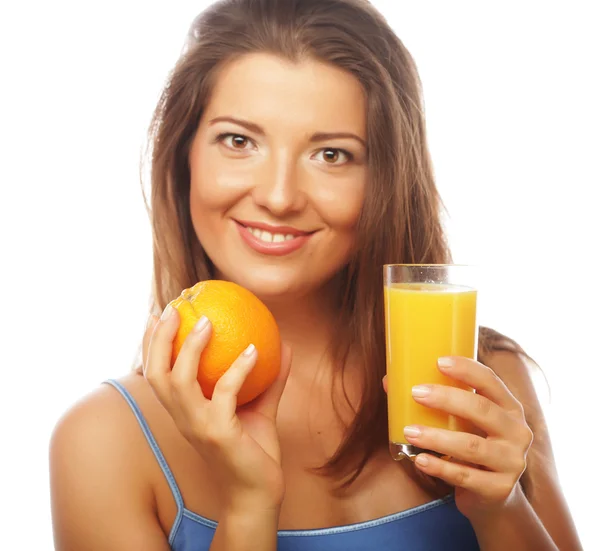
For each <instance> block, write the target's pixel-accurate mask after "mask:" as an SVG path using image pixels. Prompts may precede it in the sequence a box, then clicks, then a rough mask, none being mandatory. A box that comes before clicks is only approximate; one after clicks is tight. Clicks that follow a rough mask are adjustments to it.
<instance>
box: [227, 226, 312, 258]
mask: <svg viewBox="0 0 600 551" xmlns="http://www.w3.org/2000/svg"><path fill="white" fill-rule="evenodd" d="M234 222H235V225H236V226H237V228H238V231H239V233H240V235H241V237H242V239H243V240H244V242H245V243H246V244H247V245H249V246H250V248H252V249H253V250H255V251H256V252H259V253H261V254H267V255H274V256H283V255H287V254H290V253H292V252H294V251H297V250H298V249H300V248H301V247H302V246H303V245H305V244H306V242H307V241H308V240H309V239H310V237H311V236H312V235H313V234H315V233H316V231H317V230H315V231H303V230H299V229H297V228H292V227H290V226H272V225H270V224H264V223H262V222H250V221H245V220H234Z"/></svg>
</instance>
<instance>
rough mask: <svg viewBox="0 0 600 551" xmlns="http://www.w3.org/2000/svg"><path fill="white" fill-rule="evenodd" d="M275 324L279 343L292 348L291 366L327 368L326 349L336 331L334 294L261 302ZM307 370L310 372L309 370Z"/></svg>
mask: <svg viewBox="0 0 600 551" xmlns="http://www.w3.org/2000/svg"><path fill="white" fill-rule="evenodd" d="M265 304H266V305H267V307H268V308H269V310H271V312H272V314H273V316H275V319H276V320H277V325H278V326H279V331H280V334H281V339H282V341H284V342H285V343H287V344H288V345H289V346H291V348H292V353H293V358H294V363H302V364H303V368H302V369H303V371H305V370H306V369H307V368H308V367H309V366H310V365H314V367H315V368H317V364H322V361H323V360H326V364H327V365H330V363H331V362H330V361H328V360H329V359H330V358H329V356H328V354H327V352H328V347H329V345H330V344H331V342H332V338H333V336H334V334H335V331H336V322H337V308H336V304H335V294H334V293H332V292H331V291H330V290H329V289H327V288H323V289H322V290H321V291H320V292H317V293H313V294H311V295H305V296H302V297H294V298H291V297H290V298H286V299H283V298H274V297H271V298H269V299H266V300H265ZM309 370H310V369H309Z"/></svg>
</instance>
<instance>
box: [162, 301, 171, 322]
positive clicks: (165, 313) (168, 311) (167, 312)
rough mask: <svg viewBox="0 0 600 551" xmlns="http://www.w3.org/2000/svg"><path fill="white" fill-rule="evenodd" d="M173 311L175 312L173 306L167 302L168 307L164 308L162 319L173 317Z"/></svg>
mask: <svg viewBox="0 0 600 551" xmlns="http://www.w3.org/2000/svg"><path fill="white" fill-rule="evenodd" d="M172 313H173V307H172V306H171V305H170V304H167V307H166V308H165V309H164V311H163V313H162V315H161V316H160V319H161V320H162V321H165V320H168V319H169V318H170V317H171V314H172Z"/></svg>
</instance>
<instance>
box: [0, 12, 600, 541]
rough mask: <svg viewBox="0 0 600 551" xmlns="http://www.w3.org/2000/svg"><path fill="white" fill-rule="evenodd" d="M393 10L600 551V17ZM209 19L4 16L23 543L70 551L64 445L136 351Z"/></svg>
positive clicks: (5, 371)
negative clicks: (147, 201)
mask: <svg viewBox="0 0 600 551" xmlns="http://www.w3.org/2000/svg"><path fill="white" fill-rule="evenodd" d="M374 4H375V5H376V6H378V7H379V8H380V9H381V10H382V11H383V13H384V14H385V15H386V16H387V17H388V19H389V21H390V23H391V24H392V26H393V27H394V28H395V29H396V31H397V32H398V33H399V35H400V37H401V38H402V40H403V41H404V43H405V44H406V46H407V47H408V48H409V50H410V51H411V53H412V54H413V56H414V57H415V59H416V61H417V65H418V67H419V70H420V74H421V77H422V80H423V84H424V89H425V99H426V112H427V120H428V130H429V139H430V147H431V151H432V155H433V159H434V164H435V170H436V175H437V180H438V183H439V187H440V190H441V192H442V195H443V198H444V200H445V202H446V205H447V207H448V210H449V212H450V219H449V221H448V227H449V231H450V234H451V239H452V245H453V249H454V254H455V261H456V262H466V263H476V264H479V265H480V266H481V267H482V268H483V269H484V274H485V277H484V278H483V280H482V296H481V323H483V324H485V325H489V326H492V327H494V328H496V329H498V330H500V331H502V332H504V333H506V334H508V335H510V336H512V337H514V338H516V339H517V340H518V341H519V342H520V343H521V344H522V345H523V346H524V347H525V349H526V350H527V351H528V352H529V353H530V354H531V355H532V356H533V357H534V358H535V359H536V360H537V361H538V363H539V364H540V365H541V366H542V368H543V370H544V372H545V374H546V376H547V378H548V381H549V384H550V388H551V391H552V396H551V401H550V402H549V404H548V405H547V407H546V409H547V415H548V418H549V422H550V426H551V431H552V435H553V442H554V446H555V449H556V457H557V461H558V466H559V470H560V476H561V482H562V485H563V489H564V492H565V494H566V496H567V499H568V502H569V504H570V507H571V509H572V512H573V515H574V517H575V521H576V524H577V526H578V528H579V531H580V534H581V538H582V540H583V542H584V545H585V548H586V549H590V550H591V549H598V548H600V537H599V536H598V532H597V530H596V529H595V525H594V523H597V518H596V516H597V511H596V512H594V511H595V510H596V507H595V505H594V503H596V501H597V495H598V492H599V490H600V488H599V487H598V480H597V478H598V474H597V473H598V469H597V461H598V457H597V455H595V454H594V453H592V449H593V448H594V447H595V445H597V440H598V433H599V430H598V413H597V412H598V368H599V367H600V361H599V359H598V346H597V343H598V332H599V329H600V323H599V322H598V314H599V312H600V301H599V299H598V294H599V293H598V289H599V287H600V284H599V282H598V276H599V275H600V273H599V270H598V268H599V267H600V265H599V262H598V253H599V250H600V247H599V246H598V238H599V237H600V231H599V223H598V207H597V203H596V201H597V198H598V189H599V184H600V169H599V167H598V153H599V151H600V140H599V132H600V131H599V128H600V116H599V115H600V113H599V108H598V98H600V88H599V86H598V80H597V79H598V58H599V55H598V54H599V53H600V41H599V39H598V36H599V34H598V32H597V27H596V26H595V23H594V21H595V18H594V17H593V6H594V4H595V2H593V1H590V2H587V3H585V2H574V1H569V2H566V1H564V2H554V3H551V2H539V3H538V2H531V1H529V2H528V1H519V2H476V1H472V2H465V1H455V2H439V3H434V2H414V1H410V2H409V1H406V2H402V1H393V2H392V1H387V2H386V1H382V0H379V1H375V2H374ZM205 5H206V2H203V1H201V0H197V1H195V2H192V1H180V2H165V1H164V2H147V3H144V4H142V3H137V2H123V1H122V0H121V1H118V2H117V1H116V0H113V1H106V2H94V3H90V2H78V3H76V2H67V1H65V0H56V1H54V2H40V1H37V2H27V3H26V2H15V3H8V2H7V3H3V5H2V6H3V7H2V8H0V56H1V57H2V59H1V62H2V63H1V69H0V70H1V71H2V73H1V75H2V85H1V87H0V94H1V98H0V99H1V101H0V116H1V119H0V133H1V134H0V146H1V149H0V151H1V152H0V162H1V166H0V169H1V172H0V178H1V180H0V230H1V231H0V239H1V240H2V243H1V244H2V256H1V259H2V260H1V262H2V266H3V268H2V271H1V276H0V277H1V278H2V282H1V283H2V284H1V286H0V293H1V297H0V298H1V302H0V304H1V305H2V307H3V314H4V321H3V322H2V328H1V332H0V339H1V349H0V352H1V356H0V358H1V362H2V363H1V366H2V378H1V379H0V381H1V383H0V384H1V387H0V388H1V396H2V399H1V401H0V408H1V415H0V423H1V425H2V426H1V427H0V428H1V430H0V435H1V440H0V442H1V444H0V446H2V450H1V454H0V461H1V462H2V473H1V474H2V488H1V490H0V494H1V495H2V504H3V510H4V512H3V513H2V516H1V518H2V525H3V530H2V536H1V541H2V544H1V546H2V548H5V549H36V550H42V549H51V548H52V543H51V541H52V536H51V521H50V509H49V491H48V469H47V451H48V440H49V437H50V434H51V430H52V428H53V426H54V425H55V423H56V421H57V420H58V418H59V416H60V415H61V414H62V413H63V412H64V411H65V410H66V409H67V408H68V407H70V405H72V404H73V402H74V401H76V400H77V399H79V398H81V397H82V396H84V395H85V394H86V393H87V392H89V391H91V390H92V389H94V388H95V387H96V386H97V385H98V384H99V383H100V382H101V381H102V380H103V379H106V378H107V377H111V376H120V375H122V374H123V373H125V372H126V371H127V370H128V369H129V367H130V364H131V362H132V360H133V358H134V356H135V353H136V350H137V345H138V340H139V339H140V338H141V334H142V330H143V326H144V324H145V320H146V306H147V300H148V294H149V289H150V286H149V284H150V277H151V248H150V236H149V226H148V222H147V219H146V215H145V211H144V207H143V202H142V196H141V192H140V184H139V179H138V161H139V155H140V152H141V149H142V146H143V144H144V134H145V131H146V126H147V124H148V122H149V120H150V115H151V112H152V109H153V108H154V105H155V102H156V100H157V98H158V94H159V92H160V89H161V86H162V84H163V81H164V79H165V77H166V74H167V71H168V70H169V69H170V68H171V66H172V64H173V63H174V62H175V60H176V58H177V56H178V54H179V53H180V49H181V46H182V44H183V39H184V36H185V33H186V31H187V28H188V25H189V24H190V22H191V20H192V18H193V17H194V16H195V15H196V13H197V12H198V11H200V10H201V9H202V8H203V7H204V6H205ZM596 449H597V447H596ZM7 511H8V513H7ZM7 515H8V516H7Z"/></svg>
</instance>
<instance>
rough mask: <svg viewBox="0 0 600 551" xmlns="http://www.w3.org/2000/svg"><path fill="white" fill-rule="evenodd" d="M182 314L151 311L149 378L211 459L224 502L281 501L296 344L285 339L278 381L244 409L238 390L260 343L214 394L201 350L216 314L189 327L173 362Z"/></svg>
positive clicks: (233, 507)
mask: <svg viewBox="0 0 600 551" xmlns="http://www.w3.org/2000/svg"><path fill="white" fill-rule="evenodd" d="M179 322H180V318H179V313H178V312H177V310H175V309H174V308H170V307H167V308H166V309H165V312H164V313H163V315H162V316H161V318H160V319H157V318H155V317H152V318H151V320H150V323H149V325H148V328H147V330H146V334H145V336H144V347H143V363H144V376H145V378H146V380H147V381H148V383H149V384H150V386H151V387H152V389H153V391H154V393H155V394H156V396H157V398H158V400H159V401H160V402H161V404H162V405H163V406H164V408H165V409H166V410H167V411H168V413H169V414H170V415H171V417H172V418H173V420H174V421H175V424H176V426H177V428H178V429H179V431H180V432H181V433H182V434H183V436H184V437H185V438H186V439H187V440H188V442H190V444H191V445H192V446H193V447H194V449H196V450H197V451H198V453H199V454H200V455H201V456H202V457H203V459H204V460H205V462H206V464H207V466H208V468H209V469H210V473H211V475H212V476H213V477H215V479H216V481H217V483H218V486H219V488H220V489H221V490H222V496H223V506H224V507H225V508H227V509H228V510H229V511H230V512H232V511H234V512H240V513H244V512H246V511H248V510H254V511H256V510H257V508H260V509H265V510H274V509H278V508H279V507H280V505H281V502H282V500H283V494H284V491H285V487H284V481H283V471H282V469H281V450H280V447H279V438H278V435H277V430H276V428H275V418H276V415H277V408H278V406H279V400H280V398H281V395H282V393H283V389H284V387H285V383H286V380H287V376H288V374H289V369H290V363H291V350H290V348H289V347H288V346H286V345H283V344H282V358H281V369H280V373H279V376H278V378H277V379H276V380H275V382H274V383H273V384H272V385H271V386H270V387H269V388H268V389H267V390H266V391H265V392H264V393H263V394H261V395H260V396H259V397H258V398H256V399H255V400H253V401H252V402H250V403H249V404H246V405H244V406H242V407H240V408H239V409H238V408H237V403H236V402H237V394H238V392H239V390H240V388H241V387H242V384H243V382H244V380H245V379H246V376H247V375H248V374H249V373H250V371H251V370H252V368H253V367H254V365H255V363H256V355H257V352H256V350H250V353H249V354H247V353H242V354H241V355H240V356H239V357H238V358H237V359H236V360H235V361H234V362H233V364H232V365H231V367H230V368H229V369H228V370H227V371H226V372H225V374H224V375H223V376H222V377H221V378H220V379H219V381H218V382H217V384H216V386H215V390H214V393H213V396H212V399H210V400H209V399H207V398H206V397H205V396H204V395H203V393H202V389H201V388H200V385H199V383H198V381H197V379H196V377H197V372H198V361H199V359H200V354H201V353H202V351H203V350H204V348H205V347H206V345H207V343H208V341H209V339H210V335H211V329H212V327H211V324H210V321H208V322H207V323H206V324H205V325H204V327H201V328H199V330H196V329H194V330H192V331H191V332H190V334H189V335H188V336H187V338H186V340H185V342H184V344H183V346H182V348H181V351H180V352H179V355H178V357H177V360H176V362H175V365H174V366H173V369H171V353H172V346H173V340H174V338H175V335H176V333H177V329H178V327H179ZM248 508H251V509H248Z"/></svg>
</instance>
